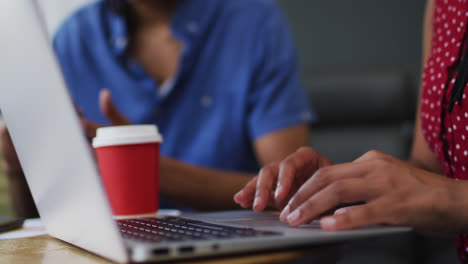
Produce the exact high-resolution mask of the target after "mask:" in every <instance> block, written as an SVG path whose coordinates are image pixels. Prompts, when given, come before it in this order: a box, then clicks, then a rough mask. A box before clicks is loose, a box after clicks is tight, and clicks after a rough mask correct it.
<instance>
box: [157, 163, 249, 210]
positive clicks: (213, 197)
mask: <svg viewBox="0 0 468 264" xmlns="http://www.w3.org/2000/svg"><path fill="white" fill-rule="evenodd" d="M160 172H161V177H160V194H161V196H163V197H164V198H166V199H168V200H169V201H171V202H173V203H176V204H178V205H181V206H183V207H189V208H194V209H197V210H219V209H233V208H239V206H238V205H236V204H235V203H234V201H233V196H234V194H235V193H236V192H238V191H239V190H240V189H242V187H244V186H245V184H246V183H247V182H248V181H249V180H250V179H252V177H254V176H255V175H253V174H248V173H237V172H228V171H220V170H214V169H208V168H202V167H197V166H194V165H190V164H186V163H183V162H179V161H176V160H173V159H169V158H161V169H160Z"/></svg>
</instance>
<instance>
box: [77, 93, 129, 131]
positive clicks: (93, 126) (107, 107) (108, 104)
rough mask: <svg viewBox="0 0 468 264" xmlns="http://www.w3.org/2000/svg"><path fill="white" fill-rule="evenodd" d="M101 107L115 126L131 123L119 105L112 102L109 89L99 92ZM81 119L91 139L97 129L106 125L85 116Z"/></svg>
mask: <svg viewBox="0 0 468 264" xmlns="http://www.w3.org/2000/svg"><path fill="white" fill-rule="evenodd" d="M99 107H100V108H101V111H102V113H103V114H104V116H105V117H106V118H107V119H108V120H109V122H110V123H111V124H112V125H113V126H125V125H130V121H129V120H128V119H127V118H126V117H125V116H124V115H122V114H121V113H120V112H119V110H118V109H117V107H116V106H115V105H114V103H113V102H112V97H111V94H110V92H109V90H107V89H103V90H101V92H100V93H99ZM80 121H81V126H82V127H83V130H84V132H85V134H86V136H87V137H88V139H90V140H91V139H93V138H94V137H95V136H96V130H97V129H98V128H100V127H103V126H104V125H102V124H98V123H96V122H92V121H89V120H87V119H85V118H83V117H80Z"/></svg>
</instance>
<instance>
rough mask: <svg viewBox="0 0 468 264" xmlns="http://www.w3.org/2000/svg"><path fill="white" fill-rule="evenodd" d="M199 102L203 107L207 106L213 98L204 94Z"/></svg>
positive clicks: (211, 102)
mask: <svg viewBox="0 0 468 264" xmlns="http://www.w3.org/2000/svg"><path fill="white" fill-rule="evenodd" d="M200 104H201V105H202V106H203V107H206V108H208V107H210V106H211V105H212V104H213V99H212V98H211V97H210V96H207V95H205V96H203V97H202V98H201V99H200Z"/></svg>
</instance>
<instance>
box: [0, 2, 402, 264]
mask: <svg viewBox="0 0 468 264" xmlns="http://www.w3.org/2000/svg"><path fill="white" fill-rule="evenodd" d="M35 3H36V1H35V0H14V1H8V0H2V1H0V36H2V38H3V40H2V41H1V42H0V58H2V59H1V60H0V69H1V75H0V108H1V110H2V113H3V115H4V118H5V120H6V122H7V125H8V128H9V131H10V134H11V136H12V139H13V143H14V145H15V148H16V150H17V153H18V156H19V158H20V162H21V165H22V167H23V169H24V172H25V175H26V179H27V182H28V184H29V186H30V189H31V192H32V195H33V198H34V201H35V203H36V206H37V208H38V210H39V213H40V215H41V218H42V221H43V222H44V224H45V226H46V228H47V230H48V232H49V234H50V235H51V236H54V237H56V238H59V239H61V240H64V241H66V242H68V243H71V244H73V245H76V246H78V247H80V248H83V249H85V250H88V251H90V252H93V253H95V254H98V255H101V256H103V257H106V258H108V259H111V260H114V261H118V262H128V261H130V260H131V261H148V260H168V259H174V258H188V257H196V256H207V255H216V254H226V253H236V252H245V251H253V250H265V249H274V248H283V247H291V246H296V245H304V244H323V243H330V242H337V241H343V240H347V239H355V238H359V237H369V236H375V235H382V234H390V233H395V232H403V231H408V230H409V229H408V228H398V227H396V228H395V227H394V228H389V227H385V228H384V227H372V228H366V229H361V230H353V231H343V232H335V233H330V232H325V231H323V230H320V228H318V226H317V225H314V224H311V225H306V226H303V227H301V228H290V227H289V226H287V225H286V224H283V223H281V222H279V221H278V217H277V216H274V215H269V214H257V213H253V212H220V213H215V214H193V215H186V216H183V218H165V219H156V218H147V219H139V220H125V221H118V222H116V221H114V220H113V218H112V215H111V210H110V208H109V205H108V202H107V199H106V197H105V194H104V191H103V188H102V186H101V182H100V178H99V174H98V171H97V169H96V165H95V163H94V160H93V158H92V155H91V153H90V150H89V148H88V144H87V141H86V139H85V137H84V136H83V134H82V131H81V127H80V123H79V120H78V117H77V115H76V113H75V110H74V107H73V103H72V100H71V98H70V96H69V94H68V92H67V89H66V85H65V82H64V80H63V78H62V76H61V74H60V69H59V66H58V64H57V62H56V61H55V59H54V54H53V51H52V47H51V45H50V44H49V41H48V38H47V36H46V34H45V30H43V26H42V24H41V19H40V15H39V12H38V9H37V7H36V6H35ZM253 228H255V229H253Z"/></svg>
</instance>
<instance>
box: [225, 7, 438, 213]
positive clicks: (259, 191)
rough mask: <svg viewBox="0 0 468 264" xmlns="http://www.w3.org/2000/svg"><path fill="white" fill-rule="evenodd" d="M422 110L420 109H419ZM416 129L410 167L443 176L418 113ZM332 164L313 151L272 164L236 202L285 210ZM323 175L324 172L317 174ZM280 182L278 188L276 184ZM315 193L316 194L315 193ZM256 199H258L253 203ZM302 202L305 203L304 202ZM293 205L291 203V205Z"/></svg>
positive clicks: (427, 29)
mask: <svg viewBox="0 0 468 264" xmlns="http://www.w3.org/2000/svg"><path fill="white" fill-rule="evenodd" d="M433 8H434V1H433V0H430V1H428V4H427V8H426V16H425V23H424V24H425V26H424V55H423V57H424V59H423V62H424V63H425V61H426V60H427V58H428V56H429V53H430V50H431V47H430V45H431V39H432V12H433ZM418 109H419V108H418ZM416 120H417V121H416V129H415V135H414V143H413V149H412V153H411V160H410V163H412V164H415V165H417V166H418V167H421V168H426V169H429V170H431V171H434V172H440V171H441V170H440V166H439V165H438V161H437V160H436V159H435V157H434V154H433V153H432V152H431V151H430V149H429V147H428V146H427V144H426V142H425V140H424V138H423V136H422V132H421V127H420V120H419V113H418V115H417V117H416ZM331 164H332V162H331V161H330V160H328V159H327V158H326V157H323V156H322V155H320V153H317V152H316V151H315V150H313V149H310V148H302V149H300V150H298V151H297V152H296V153H294V154H292V155H291V156H289V157H288V158H287V159H286V160H284V161H283V162H281V163H276V164H271V165H269V166H267V167H265V168H264V169H263V170H262V171H261V172H260V174H259V176H257V177H256V178H255V179H254V180H252V181H251V182H249V184H248V185H247V186H245V187H244V189H242V190H241V191H240V192H239V193H238V194H237V195H236V196H235V197H234V199H235V201H236V202H237V203H239V204H240V205H242V206H243V207H249V206H252V204H253V207H254V210H256V211H259V210H263V209H264V208H265V206H266V205H276V207H278V208H283V206H284V205H285V204H287V203H288V201H290V198H291V196H292V195H294V194H295V193H296V192H297V191H298V190H299V188H300V186H302V185H303V184H304V183H305V182H306V181H307V180H308V179H309V177H311V176H312V175H314V173H316V171H317V170H319V171H320V169H322V171H327V170H326V169H323V168H325V167H327V166H329V165H331ZM317 173H319V174H320V173H322V172H317ZM275 182H277V184H276V185H274V183H275ZM301 190H302V191H300V194H299V196H302V195H304V193H305V195H308V194H311V193H309V192H307V191H306V190H307V188H306V187H301ZM273 191H275V193H276V195H275V198H273V197H269V193H271V192H273ZM312 193H313V192H312ZM254 197H257V198H256V199H255V200H254ZM301 202H303V200H301ZM289 203H290V202H289ZM289 210H290V208H285V209H284V211H283V214H282V216H283V217H282V218H283V220H286V218H285V217H286V216H287V215H288V214H289V213H290V211H289Z"/></svg>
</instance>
